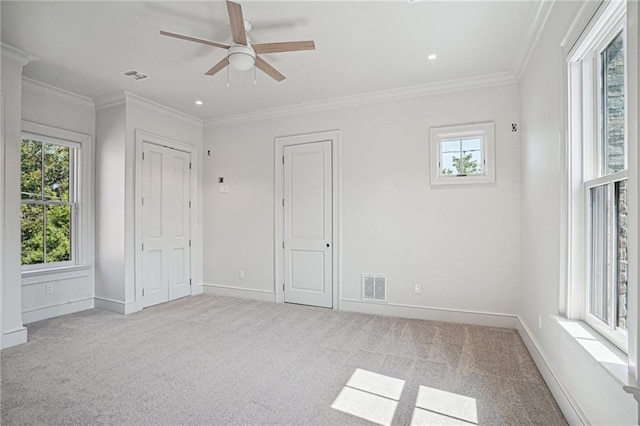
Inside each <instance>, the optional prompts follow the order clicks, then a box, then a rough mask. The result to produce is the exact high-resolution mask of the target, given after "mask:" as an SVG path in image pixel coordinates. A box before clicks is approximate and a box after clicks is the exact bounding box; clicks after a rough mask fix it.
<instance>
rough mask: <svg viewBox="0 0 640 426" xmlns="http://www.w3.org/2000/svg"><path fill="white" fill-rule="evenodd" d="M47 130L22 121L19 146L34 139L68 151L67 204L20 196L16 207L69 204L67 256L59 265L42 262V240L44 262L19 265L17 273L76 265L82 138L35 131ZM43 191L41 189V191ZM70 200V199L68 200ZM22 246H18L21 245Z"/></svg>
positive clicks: (78, 258)
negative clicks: (68, 251)
mask: <svg viewBox="0 0 640 426" xmlns="http://www.w3.org/2000/svg"><path fill="white" fill-rule="evenodd" d="M44 127H48V126H42V125H37V124H35V123H28V122H23V129H25V128H26V129H29V130H23V131H22V133H21V139H20V144H22V141H23V140H25V139H28V140H34V141H38V142H41V143H42V144H50V145H57V146H64V147H67V148H69V201H66V202H65V201H43V200H28V199H22V196H21V197H20V206H21V207H22V205H24V204H30V205H42V206H45V208H46V206H50V205H52V206H55V205H69V206H70V210H71V220H70V222H71V223H70V229H69V232H70V234H71V236H70V245H71V248H70V253H69V257H70V259H69V260H66V261H61V262H47V261H46V238H45V241H44V245H45V253H44V256H45V257H44V262H42V263H37V264H32V265H21V270H22V272H23V273H31V272H41V271H47V270H55V269H60V268H66V267H74V266H78V265H80V244H81V243H80V241H81V238H80V232H81V224H80V221H81V212H82V207H81V205H82V196H81V191H80V186H81V175H80V173H81V170H82V158H83V152H82V145H83V143H82V142H83V141H84V139H85V137H84V135H78V137H74V136H75V134H73V132H68V131H65V132H63V134H61V135H60V136H72V138H73V139H75V140H71V139H72V138H62V137H59V136H58V135H56V136H52V135H50V134H41V133H44V132H38V130H41V128H44ZM31 128H35V131H32V130H31ZM50 130H51V132H47V133H53V134H55V133H61V132H56V130H58V129H55V128H50ZM42 190H44V189H42ZM72 198H73V199H72ZM44 220H45V222H44V227H45V230H46V214H45V219H44ZM21 245H22V243H21Z"/></svg>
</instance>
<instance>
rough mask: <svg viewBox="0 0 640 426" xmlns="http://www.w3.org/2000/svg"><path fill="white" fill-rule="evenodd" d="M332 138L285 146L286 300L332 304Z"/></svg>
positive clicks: (323, 304) (330, 305) (315, 304)
mask: <svg viewBox="0 0 640 426" xmlns="http://www.w3.org/2000/svg"><path fill="white" fill-rule="evenodd" d="M331 158H332V155H331V141H322V142H313V143H307V144H300V145H289V146H285V147H284V166H283V167H284V191H283V194H284V201H283V202H284V239H283V240H284V280H285V282H284V284H285V286H284V287H285V289H284V301H285V302H289V303H300V304H304V305H313V306H322V307H326V308H331V307H332V306H333V285H332V240H331V239H332V235H333V228H332V226H333V222H332V210H333V209H332V192H331V191H332V189H331V188H332V182H331V179H332V177H331V174H332V165H331Z"/></svg>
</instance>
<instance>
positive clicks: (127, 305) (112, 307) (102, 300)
mask: <svg viewBox="0 0 640 426" xmlns="http://www.w3.org/2000/svg"><path fill="white" fill-rule="evenodd" d="M93 306H94V308H96V309H102V310H103V311H109V312H115V313H116V314H122V315H127V314H130V313H132V312H136V311H138V310H139V309H136V301H135V300H132V301H129V302H122V301H119V300H113V299H108V298H106V297H97V296H95V297H94V298H93Z"/></svg>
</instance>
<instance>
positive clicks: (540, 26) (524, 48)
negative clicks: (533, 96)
mask: <svg viewBox="0 0 640 426" xmlns="http://www.w3.org/2000/svg"><path fill="white" fill-rule="evenodd" d="M554 2H555V0H547V1H541V2H540V3H539V4H538V7H537V8H536V9H535V13H534V14H533V15H534V17H533V19H532V21H531V26H530V27H529V30H528V31H527V34H526V36H525V38H524V40H523V42H522V45H521V46H520V49H519V50H518V52H519V54H518V56H517V57H516V59H515V60H514V61H513V64H511V73H512V74H513V75H515V76H516V79H517V80H518V81H519V80H520V79H521V78H522V74H524V71H525V69H526V68H527V64H528V63H529V59H531V55H532V54H533V51H534V49H535V48H536V45H537V44H538V40H539V39H540V36H541V35H542V31H543V30H544V27H545V24H546V23H547V19H548V18H549V15H550V14H551V9H552V8H553V5H554Z"/></svg>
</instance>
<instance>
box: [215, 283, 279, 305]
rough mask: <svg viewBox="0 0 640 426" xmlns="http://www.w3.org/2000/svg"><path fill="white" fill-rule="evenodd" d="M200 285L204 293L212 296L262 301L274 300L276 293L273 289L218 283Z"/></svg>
mask: <svg viewBox="0 0 640 426" xmlns="http://www.w3.org/2000/svg"><path fill="white" fill-rule="evenodd" d="M202 287H203V292H204V294H210V295H214V296H228V297H240V298H244V299H254V300H261V301H263V302H275V301H276V294H275V293H274V292H273V291H267V290H256V289H251V288H242V287H233V286H228V285H220V284H202Z"/></svg>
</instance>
